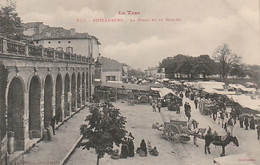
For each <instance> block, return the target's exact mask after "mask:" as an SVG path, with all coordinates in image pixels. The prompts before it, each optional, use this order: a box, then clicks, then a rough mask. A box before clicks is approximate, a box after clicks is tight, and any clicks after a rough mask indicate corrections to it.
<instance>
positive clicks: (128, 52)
mask: <svg viewBox="0 0 260 165" xmlns="http://www.w3.org/2000/svg"><path fill="white" fill-rule="evenodd" d="M5 1H6V0H0V3H1V4H4V3H5ZM13 1H14V2H16V5H17V8H16V9H17V12H18V14H19V16H20V17H21V18H22V20H23V22H24V23H26V22H34V21H35V22H36V21H37V22H43V23H44V24H46V25H49V26H55V27H64V28H66V29H70V28H75V29H76V31H77V32H87V33H89V34H90V35H94V36H96V37H97V38H98V39H99V41H100V42H101V44H102V45H100V53H101V55H102V56H105V57H109V58H113V59H115V60H118V61H119V62H123V63H126V64H129V65H130V66H132V67H134V68H140V69H143V70H144V69H146V68H147V67H153V66H156V65H158V64H159V62H160V61H161V60H162V59H164V58H165V57H171V56H174V55H177V54H184V55H189V56H199V55H202V54H208V55H210V56H212V55H213V53H214V51H215V49H216V48H217V47H218V46H220V45H222V44H224V43H227V44H228V45H229V47H230V49H231V50H232V52H233V53H236V54H237V55H239V56H241V57H242V60H243V62H244V63H246V64H258V65H260V41H259V38H260V32H259V31H260V30H259V29H260V28H259V24H260V19H259V16H260V14H259V1H258V0H210V1H209V0H185V1H184V0H161V1H158V0H128V1H127V0H95V1H93V0H74V1H72V0H13ZM127 11H132V12H134V13H135V14H133V15H131V14H128V13H127ZM119 12H120V13H121V14H119ZM123 12H125V15H123ZM94 19H121V20H122V21H123V22H94V21H93V20H94ZM138 19H141V20H142V21H140V20H139V21H138ZM155 19H156V20H155ZM166 19H171V20H172V21H166ZM176 19H177V20H176ZM131 20H132V21H131ZM133 20H135V21H134V22H133ZM144 20H149V21H144Z"/></svg>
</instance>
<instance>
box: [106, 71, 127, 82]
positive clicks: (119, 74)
mask: <svg viewBox="0 0 260 165" xmlns="http://www.w3.org/2000/svg"><path fill="white" fill-rule="evenodd" d="M106 76H115V77H116V81H122V72H121V71H105V72H104V71H103V72H102V74H101V81H102V82H106Z"/></svg>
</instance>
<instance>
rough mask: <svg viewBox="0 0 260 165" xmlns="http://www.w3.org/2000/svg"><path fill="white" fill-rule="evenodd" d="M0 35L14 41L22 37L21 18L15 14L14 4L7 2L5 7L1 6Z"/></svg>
mask: <svg viewBox="0 0 260 165" xmlns="http://www.w3.org/2000/svg"><path fill="white" fill-rule="evenodd" d="M0 34H1V35H4V36H5V37H8V38H12V39H16V40H20V39H21V38H22V36H23V29H22V26H21V18H20V17H19V16H18V14H17V13H16V5H15V3H12V2H9V4H8V5H7V6H1V9H0Z"/></svg>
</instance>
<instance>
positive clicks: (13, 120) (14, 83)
mask: <svg viewBox="0 0 260 165" xmlns="http://www.w3.org/2000/svg"><path fill="white" fill-rule="evenodd" d="M23 113H24V81H23V79H22V78H19V77H14V78H13V79H12V80H11V82H10V84H9V86H8V92H7V132H9V131H12V132H14V139H15V147H14V148H15V151H17V150H23V149H24V137H25V132H24V121H23Z"/></svg>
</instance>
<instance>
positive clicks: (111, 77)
mask: <svg viewBox="0 0 260 165" xmlns="http://www.w3.org/2000/svg"><path fill="white" fill-rule="evenodd" d="M106 81H116V76H106Z"/></svg>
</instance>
